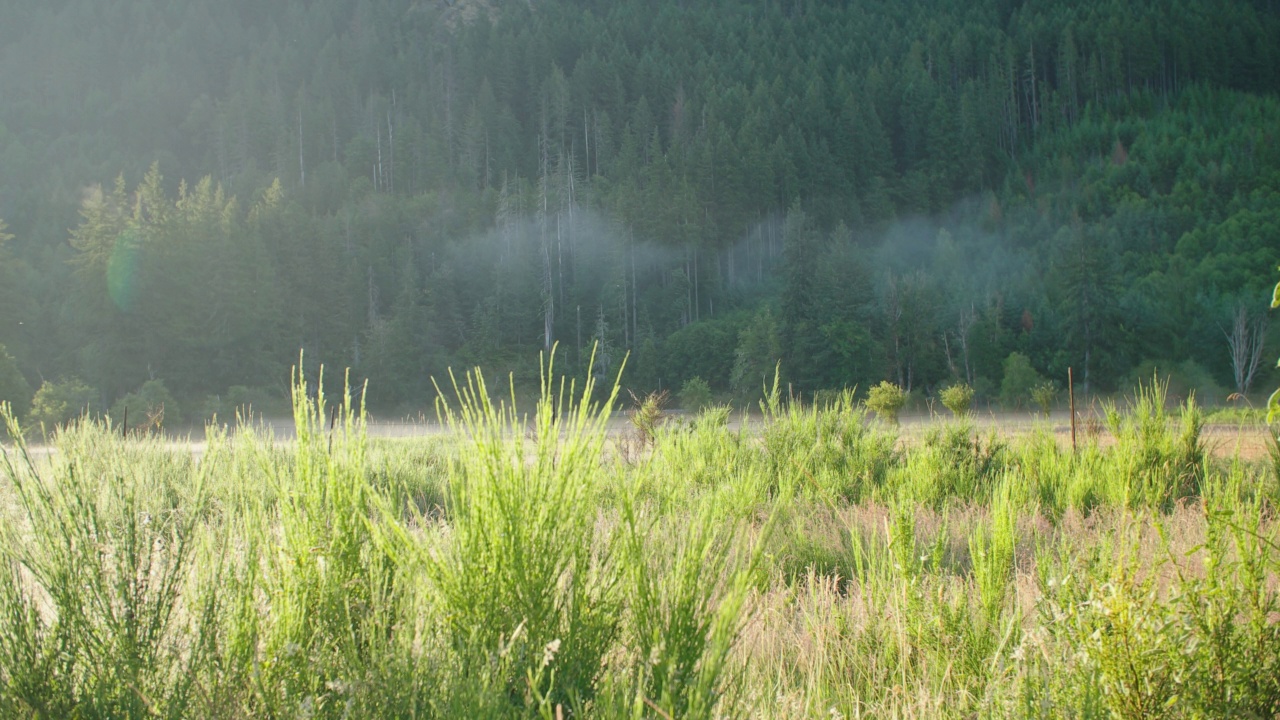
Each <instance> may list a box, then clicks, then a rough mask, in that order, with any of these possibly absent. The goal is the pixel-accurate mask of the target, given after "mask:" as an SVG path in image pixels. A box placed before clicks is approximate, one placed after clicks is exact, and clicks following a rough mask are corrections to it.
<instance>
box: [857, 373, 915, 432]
mask: <svg viewBox="0 0 1280 720" xmlns="http://www.w3.org/2000/svg"><path fill="white" fill-rule="evenodd" d="M863 404H864V405H866V406H867V409H868V410H871V411H873V412H875V414H876V415H877V416H879V417H880V418H882V419H884V420H888V421H889V422H891V423H893V424H894V425H897V424H898V413H899V412H900V411H901V410H902V406H903V405H906V404H907V393H906V391H905V390H903V389H902V388H900V387H898V386H897V385H894V384H893V383H891V382H889V381H888V380H885V381H884V382H882V383H880V384H879V385H876V386H875V387H873V388H871V390H870V391H868V392H867V399H866V400H865V401H864V402H863Z"/></svg>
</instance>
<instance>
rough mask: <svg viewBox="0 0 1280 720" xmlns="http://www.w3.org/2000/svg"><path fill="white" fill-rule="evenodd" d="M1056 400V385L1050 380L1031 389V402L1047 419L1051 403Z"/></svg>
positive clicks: (1051, 407)
mask: <svg viewBox="0 0 1280 720" xmlns="http://www.w3.org/2000/svg"><path fill="white" fill-rule="evenodd" d="M1057 399H1058V384H1057V383H1055V382H1053V381H1052V380H1046V381H1044V382H1042V383H1040V384H1039V385H1036V386H1035V387H1033V388H1031V401H1032V402H1034V403H1035V404H1036V406H1037V407H1039V408H1040V412H1042V413H1044V416H1045V417H1049V411H1050V410H1052V409H1053V403H1054V402H1055V401H1056V400H1057Z"/></svg>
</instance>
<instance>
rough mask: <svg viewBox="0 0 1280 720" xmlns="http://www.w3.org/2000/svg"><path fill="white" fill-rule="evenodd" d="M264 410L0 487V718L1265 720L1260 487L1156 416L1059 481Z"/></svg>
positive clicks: (773, 422)
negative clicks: (269, 418)
mask: <svg viewBox="0 0 1280 720" xmlns="http://www.w3.org/2000/svg"><path fill="white" fill-rule="evenodd" d="M548 374H549V373H548ZM294 381H295V382H294V409H295V416H294V422H295V428H296V440H290V441H289V442H284V443H277V442H274V441H273V440H271V438H270V437H269V436H266V435H262V434H259V433H258V432H257V431H255V430H254V428H253V427H252V426H242V427H239V428H237V429H236V431H235V432H234V433H230V432H223V431H220V430H218V429H217V428H213V429H211V430H210V432H209V436H208V441H207V444H206V446H205V447H204V449H203V452H202V454H201V457H200V459H199V462H197V461H196V460H195V459H194V458H193V457H192V455H191V453H190V452H188V450H187V449H185V448H174V447H173V446H172V442H171V441H170V440H165V439H163V438H157V437H152V436H140V435H136V434H135V435H130V436H122V435H121V434H120V433H119V432H118V430H117V429H116V428H112V427H111V426H109V425H108V424H106V423H104V422H100V421H95V420H93V419H90V420H89V421H88V422H85V423H77V424H72V425H71V426H69V427H68V428H66V429H65V430H64V431H63V432H60V433H57V434H55V435H54V436H53V438H52V442H53V443H54V446H55V452H53V453H51V454H49V455H47V456H44V455H33V454H31V453H30V452H29V451H28V450H27V449H26V448H25V446H24V445H22V443H21V442H19V443H17V444H16V445H15V446H14V447H13V449H11V450H9V451H7V452H5V453H4V454H3V455H2V456H0V515H3V519H4V522H3V523H0V570H2V571H3V572H4V573H5V579H6V582H4V583H0V715H3V716H4V717H28V716H31V715H33V714H38V712H44V713H46V714H47V715H48V716H50V717H142V716H146V717H162V718H177V717H225V716H242V717H250V718H257V717H293V716H299V715H307V716H310V717H314V718H334V719H337V718H342V717H354V718H373V717H388V716H392V717H424V718H452V717H503V718H524V717H551V718H554V717H556V716H557V715H558V714H559V715H564V716H569V715H572V716H575V717H576V716H592V717H652V718H660V717H694V718H712V717H726V718H737V717H751V716H758V715H763V716H770V717H775V716H776V717H782V716H791V715H795V714H801V715H804V714H820V715H822V716H824V717H825V716H829V715H830V716H834V713H833V712H832V710H833V709H834V710H835V711H836V712H837V713H839V714H841V715H844V716H851V715H853V714H854V713H856V712H862V713H864V714H868V715H875V716H897V717H937V716H943V717H951V716H956V717H970V716H981V715H983V714H984V713H990V714H993V715H998V716H1000V717H1021V716H1036V717H1051V718H1066V717H1107V716H1112V717H1152V716H1175V717H1184V716H1187V717H1272V716H1274V715H1275V714H1276V713H1277V712H1278V711H1280V705H1278V704H1277V698H1278V697H1280V685H1277V678H1278V677H1280V672H1278V670H1280V627H1277V625H1276V623H1275V622H1274V618H1275V616H1276V614H1277V613H1280V596H1278V595H1277V593H1276V588H1275V578H1276V576H1277V573H1278V572H1280V543H1278V542H1277V534H1278V533H1280V525H1277V523H1276V520H1275V518H1274V517H1273V516H1272V514H1271V513H1270V512H1269V508H1271V507H1273V506H1274V504H1275V502H1276V501H1277V499H1278V498H1280V485H1278V484H1277V482H1276V479H1275V477H1273V474H1272V469H1271V468H1269V467H1263V466H1262V465H1259V464H1256V463H1250V462H1248V461H1245V460H1243V459H1241V458H1213V457H1209V456H1208V455H1206V454H1205V451H1204V448H1203V444H1202V441H1201V439H1200V438H1199V436H1198V432H1199V425H1198V420H1197V417H1198V415H1199V413H1198V410H1197V409H1196V407H1195V406H1194V404H1186V405H1184V406H1183V408H1182V409H1181V412H1180V413H1179V414H1177V415H1176V416H1175V414H1174V413H1172V412H1169V411H1167V410H1166V409H1165V404H1166V402H1167V401H1168V398H1167V396H1166V395H1164V394H1163V393H1166V392H1167V389H1165V388H1163V387H1162V386H1161V385H1160V384H1158V383H1156V384H1153V385H1150V386H1144V387H1143V388H1140V389H1139V391H1138V392H1137V393H1136V394H1135V397H1134V400H1133V402H1132V403H1130V404H1129V405H1128V406H1126V407H1123V408H1121V407H1118V406H1117V407H1112V408H1109V410H1110V414H1111V415H1112V420H1113V428H1112V429H1113V432H1114V433H1115V436H1116V438H1115V442H1114V444H1112V443H1106V444H1099V443H1091V442H1086V443H1084V444H1083V445H1082V447H1081V448H1080V449H1079V450H1078V451H1077V452H1075V453H1072V452H1071V451H1070V450H1068V449H1065V448H1063V447H1062V446H1061V444H1060V443H1059V442H1058V440H1057V439H1055V438H1054V437H1053V435H1052V434H1051V433H1049V432H1048V431H1047V430H1044V429H1042V430H1041V431H1037V432H1034V433H1032V434H1030V435H1024V434H1021V433H1019V434H1016V435H1012V436H1010V437H1003V438H1002V437H1000V436H997V435H994V434H993V435H991V436H989V437H987V438H983V437H981V436H978V435H976V434H975V432H974V428H973V426H972V425H971V424H968V423H966V422H963V421H961V422H947V423H945V424H938V425H936V426H934V427H929V428H927V429H926V431H925V432H924V433H923V435H917V434H916V433H914V431H913V432H912V433H911V434H908V435H904V436H902V437H899V435H898V434H897V432H896V431H895V430H893V429H892V428H889V427H886V426H884V425H883V424H879V423H868V422H867V418H866V414H865V413H866V411H865V410H864V409H862V408H860V407H859V406H858V405H857V404H856V403H855V402H854V400H853V393H852V392H851V391H845V392H842V393H840V394H838V395H833V396H829V397H827V398H825V399H824V402H823V403H821V404H814V405H808V406H805V405H802V404H800V403H784V402H783V401H782V399H781V397H779V395H778V393H777V388H776V386H775V388H774V391H773V392H771V393H770V396H769V398H768V399H767V401H766V403H765V411H766V412H765V417H764V418H763V420H762V423H761V424H760V425H759V426H756V427H753V428H752V429H749V430H741V429H730V427H729V426H727V425H726V423H725V422H724V420H725V413H724V412H711V413H707V414H705V415H704V416H702V417H700V418H698V419H697V420H695V421H693V422H691V423H688V424H683V425H681V426H680V427H656V426H655V428H654V431H653V442H652V446H651V447H649V448H647V449H646V452H644V453H640V454H636V455H632V456H623V455H620V454H619V453H617V452H614V450H613V445H612V442H611V437H610V435H609V433H608V431H607V425H606V423H607V420H608V412H607V408H608V407H609V406H610V405H609V404H593V403H591V401H590V398H591V397H593V395H594V393H592V392H591V388H589V387H587V388H574V387H572V386H571V385H570V383H568V382H567V381H566V382H564V383H563V384H561V383H557V384H556V385H554V386H553V385H552V384H551V383H549V382H544V383H543V384H542V386H541V390H542V392H543V395H542V396H541V397H542V402H541V403H540V404H539V405H538V408H537V410H536V412H535V413H534V414H533V415H532V416H531V417H530V416H524V415H520V414H519V413H517V412H516V411H515V409H514V408H512V407H510V406H509V405H507V404H506V403H505V401H504V402H495V400H494V399H493V398H492V397H491V396H490V395H489V393H488V391H487V389H486V386H485V384H484V381H483V379H482V378H481V377H480V376H478V375H473V376H472V379H471V381H470V382H469V383H468V384H467V385H466V386H465V387H463V386H462V383H459V384H458V386H456V387H455V388H454V390H455V395H456V396H457V397H456V399H455V400H454V402H453V404H452V405H451V406H450V407H449V408H447V409H446V408H442V412H443V414H444V416H445V418H446V419H447V420H449V419H451V420H452V421H453V423H454V424H453V425H452V429H451V430H449V431H446V432H444V433H442V434H440V435H439V436H436V437H432V438H412V439H404V438H400V439H383V440H376V441H375V440H372V439H370V438H369V437H368V433H367V430H366V418H365V416H364V413H363V411H362V410H361V409H360V401H359V397H360V393H359V392H358V391H356V390H354V389H352V388H350V387H347V388H345V389H344V391H343V393H342V400H341V402H340V406H339V407H337V408H331V407H330V406H329V405H328V400H327V398H326V394H325V391H324V384H323V375H322V374H321V375H320V376H319V377H318V378H317V381H316V382H306V381H304V380H303V379H302V376H301V374H299V375H296V376H295V378H294ZM8 425H9V427H10V428H11V431H12V432H14V433H15V434H18V429H17V425H16V423H15V422H14V421H13V419H12V417H10V418H8ZM525 496H531V497H529V498H527V499H526V497H525ZM1186 499H1193V500H1194V502H1179V501H1180V500H1186ZM1072 510H1073V511H1074V512H1071V511H1072ZM1135 510H1136V511H1135ZM766 518H767V519H766ZM775 528H776V530H775ZM264 598H269V599H270V602H264V601H263V599H264ZM803 708H812V709H814V710H815V712H814V713H805V712H803V711H801V710H799V709H803Z"/></svg>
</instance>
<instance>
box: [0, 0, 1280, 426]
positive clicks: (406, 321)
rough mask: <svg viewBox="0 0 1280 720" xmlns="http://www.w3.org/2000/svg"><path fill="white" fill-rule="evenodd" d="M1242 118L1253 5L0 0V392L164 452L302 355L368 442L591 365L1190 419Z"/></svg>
mask: <svg viewBox="0 0 1280 720" xmlns="http://www.w3.org/2000/svg"><path fill="white" fill-rule="evenodd" d="M1277 90H1280V3H1276V2H1274V0H1226V1H1217V2H1210V1H1209V0H1169V1H1159V2H1158V1H1155V0H1138V1H1126V2H1120V1H1118V0H1084V1H1082V2H1061V1H1050V0H1026V1H1025V2H1018V1H1017V0H975V1H971V2H960V1H958V0H934V1H923V0H920V1H910V2H900V1H889V0H855V1H852V2H834V1H822V0H785V1H783V0H750V1H748V0H709V1H707V2H696V3H695V2H683V1H678V0H661V1H658V2H653V1H652V0H610V1H609V2H603V1H599V0H452V1H448V0H287V1H281V2H271V3H263V2H258V1H257V0H40V1H36V0H9V2H6V3H4V4H3V5H2V6H0V98H3V102H0V218H3V219H4V221H5V222H6V223H7V226H5V227H0V345H3V347H4V351H3V352H0V398H3V399H7V400H12V401H15V404H16V405H17V406H18V408H19V410H20V411H22V410H25V409H26V408H27V407H28V406H29V404H30V399H31V395H32V393H33V392H34V391H35V389H36V388H39V387H40V386H41V385H42V384H44V383H46V382H48V383H61V387H63V388H64V389H66V390H67V391H68V393H70V395H72V396H74V397H78V398H81V400H82V402H92V403H93V404H95V405H96V406H98V407H102V408H106V407H110V405H111V404H112V403H116V402H118V401H119V400H120V399H121V398H123V397H126V396H127V395H128V394H129V393H135V392H138V391H139V388H141V387H143V386H144V383H148V382H149V381H155V380H161V381H163V383H164V386H165V388H167V390H168V392H170V393H172V395H173V396H174V397H176V398H177V401H176V404H177V405H180V406H181V407H183V408H184V409H187V410H189V412H188V413H187V415H188V416H189V417H192V418H193V419H194V418H197V417H198V416H199V415H200V414H201V413H204V412H207V411H209V409H210V408H217V407H219V405H220V403H221V406H222V407H223V408H224V412H225V407H226V403H227V402H228V400H227V399H228V398H233V397H243V398H253V397H265V396H268V395H270V394H272V393H277V394H278V393H282V392H284V391H285V389H286V388H287V381H288V368H289V366H290V365H291V364H292V363H294V362H296V361H297V357H298V352H299V349H303V350H304V351H305V354H306V358H307V363H308V365H312V366H314V365H316V364H319V363H324V364H326V365H328V366H329V367H351V368H352V372H353V374H354V375H355V376H356V377H359V378H368V379H369V380H370V385H369V391H370V400H371V401H372V402H373V404H374V407H375V408H376V409H381V410H384V411H388V412H391V411H403V410H409V409H413V408H417V407H421V406H424V405H426V404H427V403H429V401H430V399H431V397H432V396H433V391H432V386H431V381H430V378H431V376H433V375H435V376H440V375H442V374H443V373H444V372H445V369H446V368H448V367H450V366H454V367H459V366H470V365H480V366H482V367H484V368H486V369H487V370H492V371H500V372H503V373H505V372H506V371H512V372H514V373H515V374H516V376H517V378H521V377H529V376H531V375H535V374H536V373H537V368H538V365H537V354H538V352H539V351H541V350H544V349H545V348H547V347H549V346H550V345H551V344H553V343H558V344H559V358H560V367H562V368H563V369H566V370H567V371H569V372H572V373H577V374H583V373H586V372H589V371H590V370H591V368H588V367H587V365H588V363H589V358H590V357H591V353H592V348H593V346H596V344H597V343H598V349H597V351H596V355H595V356H596V367H595V368H594V369H595V371H597V372H606V371H607V372H614V371H616V369H617V368H618V366H619V364H620V363H621V362H622V360H623V358H624V357H625V356H627V355H628V354H629V360H628V361H627V362H628V366H627V371H626V375H625V376H624V384H626V385H627V386H629V387H632V388H635V389H636V390H637V391H639V390H648V389H656V388H659V387H661V388H673V389H679V388H681V387H682V386H683V385H685V383H686V382H688V381H689V380H691V379H693V378H695V377H697V378H701V379H702V380H705V381H706V383H707V384H708V386H709V388H710V389H711V390H712V391H713V392H715V393H717V394H719V395H721V396H723V397H730V396H733V397H736V398H738V399H741V400H748V399H750V398H751V397H752V396H754V395H755V394H757V393H758V392H759V389H760V387H761V384H762V380H763V379H764V378H765V377H766V376H769V377H771V376H772V373H773V368H774V366H775V363H776V362H777V361H779V360H781V363H782V365H781V367H782V373H783V377H784V379H785V380H786V381H787V382H789V383H790V384H791V386H792V388H793V389H794V390H796V391H799V392H803V393H806V394H808V393H812V392H814V391H817V390H821V389H826V388H839V387H848V386H853V385H858V386H860V387H863V388H865V387H868V386H869V385H871V384H874V383H876V382H878V381H880V380H884V379H890V380H893V381H894V382H896V383H898V384H900V385H902V386H903V387H905V388H907V389H910V390H912V391H919V392H932V391H935V390H936V389H938V388H940V387H942V386H944V385H947V384H949V383H952V382H956V381H960V380H963V381H966V382H969V383H970V384H972V385H973V386H974V387H976V388H977V389H978V391H979V393H980V394H983V395H985V396H987V397H988V398H997V397H998V396H999V395H1000V391H1001V386H1002V383H1003V384H1005V385H1006V386H1007V385H1008V383H1006V382H1005V380H1006V376H1007V375H1008V373H1009V372H1018V373H1023V374H1025V373H1026V372H1027V371H1028V367H1027V366H1028V365H1029V369H1030V371H1032V372H1033V374H1034V373H1039V374H1040V375H1043V376H1046V377H1050V378H1055V379H1063V378H1065V375H1066V370H1067V368H1068V367H1072V368H1074V371H1075V373H1076V377H1077V379H1078V381H1083V382H1084V383H1086V387H1087V389H1088V390H1090V391H1094V392H1108V391H1113V390H1117V389H1123V388H1125V387H1127V384H1128V383H1130V382H1132V380H1133V379H1134V378H1136V377H1140V376H1144V375H1145V376H1147V377H1149V376H1150V374H1151V373H1152V372H1153V371H1155V370H1156V369H1157V368H1158V369H1159V370H1160V371H1162V372H1168V373H1173V374H1174V375H1175V378H1176V379H1177V380H1178V383H1180V384H1181V386H1182V387H1185V388H1186V389H1198V390H1199V391H1200V392H1201V394H1202V395H1205V394H1207V395H1210V396H1215V395H1216V396H1217V398H1218V399H1221V398H1222V397H1223V396H1225V394H1226V393H1229V392H1234V391H1237V390H1245V389H1247V388H1246V387H1245V386H1246V385H1248V382H1247V381H1248V378H1247V377H1245V376H1246V375H1248V374H1249V373H1247V372H1245V371H1247V370H1248V369H1249V368H1248V367H1247V366H1248V365H1249V364H1250V363H1249V362H1248V361H1249V360H1250V359H1251V358H1252V357H1253V356H1254V355H1255V353H1254V352H1253V350H1252V349H1251V345H1253V344H1254V341H1255V340H1256V339H1257V338H1259V337H1260V336H1261V335H1262V333H1263V332H1264V330H1265V328H1266V325H1267V319H1266V315H1265V313H1266V310H1265V308H1266V306H1267V300H1268V299H1269V291H1270V288H1271V287H1273V286H1274V284H1275V271H1276V268H1277V265H1280V97H1278V96H1277ZM1233 334H1234V335H1235V338H1236V339H1235V341H1234V342H1231V341H1229V337H1230V336H1232V335H1233ZM1277 339H1280V333H1272V334H1271V336H1270V338H1268V341H1267V343H1265V344H1261V345H1259V346H1258V350H1257V353H1256V354H1257V356H1258V357H1261V358H1263V362H1262V363H1261V365H1260V366H1259V368H1258V370H1257V374H1256V377H1255V378H1254V379H1253V385H1254V388H1253V389H1254V390H1256V391H1258V392H1261V391H1263V389H1264V388H1265V387H1269V386H1270V385H1271V384H1274V383H1275V382H1276V380H1275V376H1274V371H1273V370H1271V369H1270V367H1271V364H1272V363H1271V362H1270V361H1269V360H1268V359H1269V358H1274V357H1275V356H1276V355H1277V354H1280V352H1278V351H1277V349H1276V342H1275V341H1276V340H1277ZM1233 348H1234V349H1235V350H1236V351H1237V352H1236V355H1237V356H1238V357H1237V359H1236V362H1234V363H1233V361H1232V352H1231V351H1232V349H1233ZM1241 359H1243V360H1244V362H1243V364H1242V362H1241ZM152 387H153V388H154V387H155V384H154V383H152ZM71 391H75V392H71ZM1007 399H1008V398H1007ZM1211 399H1212V398H1211ZM76 404H77V403H74V402H72V403H71V405H76Z"/></svg>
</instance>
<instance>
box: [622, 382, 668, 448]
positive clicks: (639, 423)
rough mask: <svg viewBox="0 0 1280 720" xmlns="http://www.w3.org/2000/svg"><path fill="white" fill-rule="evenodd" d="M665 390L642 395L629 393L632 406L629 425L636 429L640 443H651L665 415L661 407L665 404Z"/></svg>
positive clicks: (666, 394)
mask: <svg viewBox="0 0 1280 720" xmlns="http://www.w3.org/2000/svg"><path fill="white" fill-rule="evenodd" d="M667 397H668V393H667V391H665V390H663V391H661V392H652V393H649V394H647V395H645V396H644V397H642V398H641V397H636V395H635V393H632V394H631V400H632V401H633V403H634V406H633V407H632V408H631V412H630V415H629V417H630V419H631V427H632V428H633V429H634V430H635V431H636V436H637V437H638V438H639V440H640V443H641V444H642V445H652V444H653V441H654V439H655V437H656V436H657V434H658V428H659V427H660V426H661V425H662V422H663V420H665V419H666V415H665V413H664V412H663V408H664V407H665V406H666V404H667Z"/></svg>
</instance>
